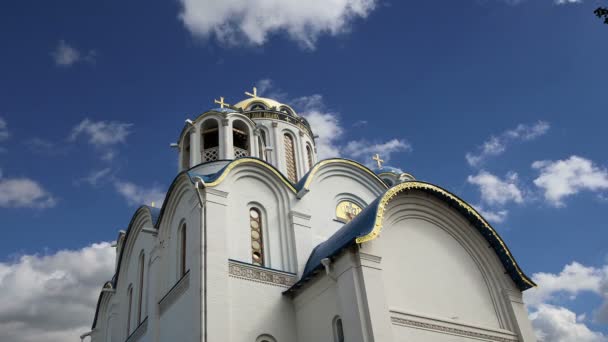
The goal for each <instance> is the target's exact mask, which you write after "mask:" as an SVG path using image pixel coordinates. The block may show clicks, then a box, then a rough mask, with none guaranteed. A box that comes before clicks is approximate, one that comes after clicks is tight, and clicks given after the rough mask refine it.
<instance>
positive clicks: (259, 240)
mask: <svg viewBox="0 0 608 342" xmlns="http://www.w3.org/2000/svg"><path fill="white" fill-rule="evenodd" d="M249 227H250V229H251V259H252V263H253V264H254V265H257V266H264V240H263V237H262V214H261V212H260V210H258V209H257V208H251V209H249Z"/></svg>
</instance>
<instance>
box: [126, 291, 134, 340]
mask: <svg viewBox="0 0 608 342" xmlns="http://www.w3.org/2000/svg"><path fill="white" fill-rule="evenodd" d="M127 297H128V298H127V300H128V301H129V304H128V305H129V310H128V311H127V336H129V335H130V334H131V309H132V306H133V285H129V289H128V290H127Z"/></svg>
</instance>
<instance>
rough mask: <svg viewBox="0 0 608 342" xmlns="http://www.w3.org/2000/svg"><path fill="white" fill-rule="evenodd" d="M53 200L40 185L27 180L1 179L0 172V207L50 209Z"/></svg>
mask: <svg viewBox="0 0 608 342" xmlns="http://www.w3.org/2000/svg"><path fill="white" fill-rule="evenodd" d="M55 204H56V200H55V198H54V197H53V196H52V195H51V194H50V193H48V192H47V191H46V190H45V189H44V188H43V187H42V186H41V185H40V184H38V183H37V182H36V181H33V180H31V179H29V178H2V173H1V172H0V207H3V208H50V207H53V206H55Z"/></svg>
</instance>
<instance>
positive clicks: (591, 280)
mask: <svg viewBox="0 0 608 342" xmlns="http://www.w3.org/2000/svg"><path fill="white" fill-rule="evenodd" d="M604 278H607V277H606V272H604V271H603V270H602V269H598V268H595V267H587V266H584V265H582V264H580V263H578V262H572V263H570V264H568V265H566V266H565V267H564V269H563V270H562V271H561V272H560V273H558V274H553V273H545V272H540V273H535V274H534V275H533V276H532V279H533V280H534V282H535V283H536V284H538V287H536V288H532V289H530V290H528V291H526V292H525V293H524V295H525V298H526V303H527V304H528V305H539V304H542V303H544V302H547V301H550V300H554V299H556V296H557V295H559V294H567V295H568V297H569V299H575V298H576V296H577V295H578V294H579V293H580V292H584V291H589V292H593V293H597V294H599V293H600V284H601V283H602V281H603V279H604Z"/></svg>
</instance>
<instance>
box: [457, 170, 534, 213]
mask: <svg viewBox="0 0 608 342" xmlns="http://www.w3.org/2000/svg"><path fill="white" fill-rule="evenodd" d="M467 181H468V182H469V183H471V184H474V185H477V186H478V187H479V191H480V192H481V200H482V201H483V202H484V203H486V204H489V205H505V204H507V203H509V202H515V203H523V201H524V197H523V193H522V191H521V190H520V189H519V187H518V186H517V173H514V172H511V173H509V174H507V176H506V177H505V179H504V180H503V179H500V178H498V177H497V176H495V175H493V174H491V173H489V172H487V171H484V170H481V171H479V173H478V174H477V175H475V176H469V177H468V178H467Z"/></svg>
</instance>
